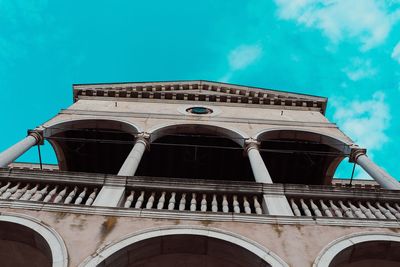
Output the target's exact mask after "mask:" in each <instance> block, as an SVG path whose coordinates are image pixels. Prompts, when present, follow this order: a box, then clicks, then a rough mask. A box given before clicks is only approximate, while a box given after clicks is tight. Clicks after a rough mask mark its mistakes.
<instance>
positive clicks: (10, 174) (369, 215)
mask: <svg viewBox="0 0 400 267" xmlns="http://www.w3.org/2000/svg"><path fill="white" fill-rule="evenodd" d="M103 186H111V187H117V188H122V192H125V193H122V197H121V200H120V201H119V204H118V206H113V207H114V209H113V212H115V213H121V214H138V213H139V214H142V213H145V214H155V213H154V211H156V213H157V214H164V215H163V216H165V215H166V214H167V213H168V212H172V213H171V214H177V213H180V212H182V214H183V213H188V212H189V213H190V212H195V213H198V214H201V213H204V214H217V216H219V215H221V216H224V214H227V215H228V214H229V216H232V215H235V214H238V215H240V216H243V215H251V216H252V215H255V216H257V217H254V218H255V219H257V220H259V219H260V218H261V217H263V218H267V217H269V216H270V215H273V216H284V217H286V218H289V217H290V218H291V219H295V218H296V217H297V218H303V219H304V218H314V219H315V218H327V219H329V218H332V219H346V218H351V219H356V220H391V221H394V220H399V219H400V194H399V193H398V192H397V191H392V190H382V189H374V188H370V189H363V188H350V187H335V186H306V185H290V184H261V183H255V182H238V181H212V180H193V179H174V178H160V177H159V178H157V177H137V176H135V177H125V176H116V175H104V174H93V173H73V172H60V171H40V170H21V169H12V170H8V169H0V203H1V202H2V201H3V202H2V206H4V207H5V206H18V207H23V206H24V205H25V206H26V205H33V206H35V205H36V206H37V204H38V203H40V205H41V206H43V205H44V206H46V207H47V205H57V208H56V209H59V210H62V209H68V210H69V211H73V210H74V209H76V210H77V211H78V210H79V209H81V208H80V207H85V208H84V212H89V211H90V209H91V206H97V207H101V208H104V209H108V208H109V207H110V206H102V205H98V204H96V201H97V198H100V191H101V189H102V188H103ZM276 199H278V200H279V201H281V202H275V203H274V202H273V201H271V200H276ZM35 203H36V204H35ZM276 203H277V204H278V205H276ZM285 203H286V206H287V209H288V210H289V213H288V212H286V213H279V212H280V211H281V210H282V209H283V208H286V207H285ZM15 204H18V205H15ZM281 204H282V205H281ZM63 205H65V206H63ZM48 207H49V209H50V207H54V206H48ZM276 207H277V208H276ZM274 208H276V209H275V210H274ZM51 209H52V208H51ZM276 210H278V212H276ZM159 211H160V212H161V213H159ZM82 212H83V209H82ZM274 212H275V213H274ZM149 216H150V215H149ZM160 216H161V215H160ZM199 216H200V215H199ZM206 216H208V215H206ZM240 216H239V217H240ZM259 216H261V217H259ZM252 218H253V217H252ZM271 218H272V217H271Z"/></svg>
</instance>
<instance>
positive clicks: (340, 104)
mask: <svg viewBox="0 0 400 267" xmlns="http://www.w3.org/2000/svg"><path fill="white" fill-rule="evenodd" d="M333 107H334V108H335V113H334V116H333V117H334V120H335V121H336V122H337V124H338V126H339V127H340V129H341V130H343V132H344V133H346V134H347V135H349V136H350V137H351V138H352V139H353V140H354V141H355V143H357V144H358V145H359V146H360V147H365V148H367V149H368V151H369V153H368V154H369V155H370V156H371V154H373V152H374V151H378V150H380V149H381V148H382V146H383V145H384V144H385V143H386V142H388V136H387V135H386V130H387V129H388V127H389V126H390V119H391V118H390V112H389V107H388V105H387V104H386V103H385V94H384V93H383V92H382V91H378V92H375V93H374V94H373V95H372V99H370V100H366V101H358V100H354V101H351V102H347V103H346V102H345V101H339V100H338V99H335V100H333Z"/></svg>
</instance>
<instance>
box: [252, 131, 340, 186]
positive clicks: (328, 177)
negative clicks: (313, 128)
mask: <svg viewBox="0 0 400 267" xmlns="http://www.w3.org/2000/svg"><path fill="white" fill-rule="evenodd" d="M258 139H259V140H260V141H261V146H260V149H261V156H262V158H263V160H264V162H265V165H266V166H267V169H268V171H269V172H270V175H271V177H272V180H273V182H274V183H289V184H307V185H329V184H331V181H332V177H333V175H334V173H335V170H336V168H337V166H338V164H339V163H340V161H341V160H342V159H343V158H344V153H343V152H342V151H344V147H345V145H344V144H343V143H342V142H340V141H338V140H335V139H333V138H330V137H326V136H323V135H320V134H316V133H310V132H303V131H293V130H280V131H272V132H267V133H264V134H261V135H260V136H259V138H258Z"/></svg>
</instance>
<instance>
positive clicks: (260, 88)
mask: <svg viewBox="0 0 400 267" xmlns="http://www.w3.org/2000/svg"><path fill="white" fill-rule="evenodd" d="M171 82H186V83H188V82H199V83H202V82H209V83H217V84H224V85H233V86H238V87H247V88H250V89H258V90H270V91H274V92H281V93H287V94H296V95H302V96H308V97H315V98H320V99H324V100H325V101H326V102H328V98H327V97H323V96H318V95H311V94H304V93H297V92H290V91H285V90H279V89H271V88H263V87H256V86H249V85H242V84H235V83H224V82H216V81H211V80H169V81H141V82H107V83H74V84H72V87H75V86H85V85H107V84H114V85H115V84H143V83H171Z"/></svg>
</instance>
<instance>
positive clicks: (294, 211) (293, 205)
mask: <svg viewBox="0 0 400 267" xmlns="http://www.w3.org/2000/svg"><path fill="white" fill-rule="evenodd" d="M290 206H291V207H292V210H293V213H294V215H296V216H301V211H300V209H299V206H297V204H296V202H294V199H293V198H291V199H290Z"/></svg>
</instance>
